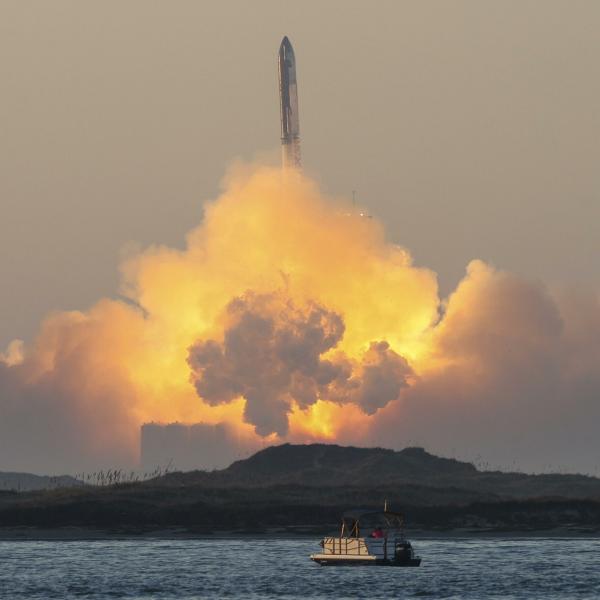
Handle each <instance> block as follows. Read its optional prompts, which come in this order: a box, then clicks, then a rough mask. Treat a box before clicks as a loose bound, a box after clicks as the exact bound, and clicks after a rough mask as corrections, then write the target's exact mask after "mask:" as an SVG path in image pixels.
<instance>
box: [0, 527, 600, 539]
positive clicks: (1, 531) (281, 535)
mask: <svg viewBox="0 0 600 600" xmlns="http://www.w3.org/2000/svg"><path fill="white" fill-rule="evenodd" d="M323 535H329V532H327V531H321V532H316V531H315V532H314V533H313V532H308V531H298V532H294V531H263V532H258V531H256V532H252V531H214V532H208V531H205V532H200V531H199V532H193V531H188V530H184V529H157V530H149V531H124V530H110V529H93V528H87V527H57V528H49V529H46V528H38V527H1V528H0V542H18V541H23V542H30V541H56V542H61V541H64V542H69V541H77V542H84V541H136V540H144V541H147V540H243V539H248V540H249V539H263V540H268V539H274V540H275V539H315V540H318V539H320V538H321V537H323ZM406 536H407V537H408V538H409V539H411V540H427V539H461V538H462V539H476V538H492V539H493V538H496V539H511V538H563V539H566V538H571V539H577V538H582V539H583V538H600V530H598V529H589V530H588V529H584V528H577V529H576V528H573V529H569V528H564V527H563V528H556V529H545V530H531V531H526V530H499V529H482V530H477V529H451V530H421V529H414V530H410V529H408V530H406Z"/></svg>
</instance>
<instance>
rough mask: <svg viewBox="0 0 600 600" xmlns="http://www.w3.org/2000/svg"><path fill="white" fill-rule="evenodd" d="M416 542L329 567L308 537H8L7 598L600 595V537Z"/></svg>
mask: <svg viewBox="0 0 600 600" xmlns="http://www.w3.org/2000/svg"><path fill="white" fill-rule="evenodd" d="M413 545H414V546H415V548H416V550H417V552H418V554H420V555H421V556H422V558H423V564H422V566H421V567H419V568H392V567H319V566H318V565H315V564H313V563H312V562H311V561H309V560H308V554H310V553H311V552H314V551H316V550H318V546H317V544H316V543H315V541H313V540H306V539H286V540H277V539H258V540H256V539H246V538H244V539H227V540H223V539H221V540H219V539H216V540H175V541H173V540H136V541H114V540H111V541H69V542H53V541H43V542H35V541H27V542H23V541H20V542H6V541H5V542H2V541H0V598H2V599H4V598H9V599H11V600H12V599H19V598H43V599H46V598H137V599H141V598H144V599H146V598H188V599H191V598H246V599H258V598H303V599H309V598H373V599H375V598H385V599H386V600H389V599H391V598H457V599H463V598H473V599H481V598H502V599H506V598H527V599H531V598H544V599H547V600H548V599H556V598H561V599H563V598H564V599H567V598H568V599H571V598H600V539H549V538H541V539H540V538H535V539H534V538H531V539H523V538H520V539H508V538H507V539H453V540H450V539H427V540H414V543H413Z"/></svg>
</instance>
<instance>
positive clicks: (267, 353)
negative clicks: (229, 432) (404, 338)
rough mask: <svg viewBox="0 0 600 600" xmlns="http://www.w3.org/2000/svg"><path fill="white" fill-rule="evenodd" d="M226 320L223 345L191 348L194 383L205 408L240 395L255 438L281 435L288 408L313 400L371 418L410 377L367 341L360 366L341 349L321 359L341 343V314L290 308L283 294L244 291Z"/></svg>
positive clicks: (400, 363) (381, 345)
mask: <svg viewBox="0 0 600 600" xmlns="http://www.w3.org/2000/svg"><path fill="white" fill-rule="evenodd" d="M224 321H225V323H224V335H223V341H222V342H217V341H215V340H206V341H200V342H198V343H197V344H195V345H194V346H192V347H191V348H190V354H189V358H188V362H189V364H190V367H191V368H192V372H193V381H194V385H195V387H196V390H197V392H198V395H199V396H200V397H201V398H202V399H203V400H204V401H206V402H207V403H208V404H211V405H214V404H219V403H228V402H231V401H232V400H234V399H236V398H238V397H242V398H244V399H245V400H246V406H245V411H244V416H245V418H246V420H247V421H248V422H249V423H252V424H253V425H255V427H256V431H257V433H259V434H260V435H268V434H270V433H277V434H279V435H285V434H286V433H287V432H288V419H287V416H288V413H289V412H290V411H291V409H292V406H293V405H294V404H295V405H296V406H298V407H299V408H300V409H306V408H308V407H310V406H311V405H313V404H315V403H316V402H317V401H318V400H319V399H321V400H330V401H334V402H337V403H339V404H344V403H349V402H352V403H355V404H357V405H358V406H359V407H360V408H361V409H362V410H363V411H364V412H365V413H367V414H373V413H375V412H376V411H377V409H378V408H381V407H383V406H385V405H386V404H388V403H389V402H391V401H393V400H396V399H397V398H398V397H399V395H400V390H401V389H402V388H403V387H405V386H406V385H407V383H406V380H407V376H408V375H410V373H411V369H410V367H409V366H408V363H407V362H406V360H405V359H403V358H402V357H401V356H399V355H398V354H396V353H395V352H394V351H393V350H391V349H390V347H389V345H388V344H387V342H373V343H371V345H370V347H369V349H368V350H367V351H366V352H365V353H364V355H363V358H362V360H361V361H360V362H359V361H355V360H352V359H351V358H349V357H348V356H347V355H346V354H345V353H344V352H341V351H340V352H337V353H335V354H333V355H332V356H331V358H329V359H327V358H324V357H323V355H324V354H326V353H329V352H330V351H331V350H333V349H335V348H336V346H337V345H338V344H339V342H340V341H341V340H342V337H343V334H344V322H343V320H342V317H341V316H340V315H339V314H337V313H335V312H333V311H330V310H327V309H326V308H324V307H323V306H320V305H318V304H316V303H314V302H308V303H307V304H306V306H304V307H299V306H296V305H295V304H294V302H293V300H291V299H290V298H289V297H287V295H286V294H285V293H281V292H279V293H273V294H263V295H256V294H253V293H251V292H249V293H247V294H245V295H244V296H242V297H240V298H236V299H235V300H233V301H232V302H231V303H230V304H229V305H228V307H227V310H226V315H225V319H224Z"/></svg>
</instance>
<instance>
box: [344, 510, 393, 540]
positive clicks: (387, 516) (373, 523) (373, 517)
mask: <svg viewBox="0 0 600 600" xmlns="http://www.w3.org/2000/svg"><path fill="white" fill-rule="evenodd" d="M403 525H404V515H403V514H401V513H397V512H393V511H391V510H376V511H374V510H372V509H371V510H368V509H354V510H349V511H346V512H345V513H344V515H343V516H342V536H350V537H359V535H360V530H361V529H362V530H365V529H375V528H383V529H401V528H402V526H403Z"/></svg>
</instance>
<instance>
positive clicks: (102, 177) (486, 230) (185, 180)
mask: <svg viewBox="0 0 600 600" xmlns="http://www.w3.org/2000/svg"><path fill="white" fill-rule="evenodd" d="M599 25H600V6H599V5H598V3H596V2H593V1H583V0H577V1H575V2H556V1H553V0H545V1H543V2H542V1H527V0H525V1H505V2H486V1H484V2H481V1H479V0H473V1H465V0H457V1H455V2H452V3H449V2H427V1H426V2H421V1H419V2H417V1H414V2H402V1H396V0H394V1H391V2H387V1H384V0H379V1H378V2H374V3H373V2H356V1H350V0H344V1H333V0H330V1H328V2H314V1H310V0H309V1H303V2H294V3H293V2H289V1H281V0H279V1H273V2H271V1H257V2H251V3H250V2H231V1H229V2H227V1H224V2H212V3H207V2H202V3H200V2H192V1H185V0H179V1H177V2H174V3H166V2H156V1H148V0H144V1H126V2H116V1H106V2H102V3H82V2H77V1H64V0H56V1H54V2H52V3H49V2H42V1H32V2H26V3H24V2H20V1H11V0H4V1H3V2H2V3H1V4H0V74H1V77H2V81H3V86H2V87H3V91H2V97H1V99H0V122H1V124H2V135H1V142H0V199H1V202H2V219H0V282H1V285H2V294H0V314H1V315H2V318H1V319H0V347H2V348H4V347H6V345H7V344H8V343H9V342H10V341H11V340H12V339H13V338H21V339H25V340H26V341H28V340H30V339H31V338H32V337H33V335H34V333H35V331H36V329H37V327H38V324H39V322H40V320H41V319H42V318H43V316H44V315H45V314H46V313H47V312H48V311H51V310H58V309H75V308H86V307H88V306H89V305H90V304H91V303H93V302H94V301H95V300H96V299H97V298H98V297H99V296H103V295H115V294H117V293H118V281H119V272H118V269H117V267H116V265H117V264H118V262H119V259H120V257H121V256H122V255H123V254H124V253H125V254H127V253H128V252H129V251H130V250H131V248H132V247H134V248H135V247H137V246H142V247H144V246H146V245H148V244H155V243H165V244H169V245H172V246H179V247H181V246H182V245H183V239H184V234H185V232H186V231H187V230H188V229H189V228H190V226H191V225H193V224H195V223H197V221H198V219H199V218H200V217H201V215H202V210H203V204H204V203H205V202H206V201H207V200H209V199H212V198H214V197H215V196H216V195H217V193H218V191H219V188H220V182H221V179H222V177H223V175H224V174H225V172H226V170H227V168H228V167H229V166H230V165H231V163H232V162H233V161H237V160H242V161H252V160H257V159H258V160H268V161H271V162H274V163H275V162H276V161H277V160H278V159H279V148H278V140H279V115H278V96H277V72H276V59H277V50H278V46H279V42H280V40H281V38H282V36H283V35H288V36H289V37H290V39H291V41H292V43H293V44H294V48H295V52H296V57H297V70H298V81H299V96H300V120H301V134H302V145H303V160H304V165H305V168H306V170H307V172H308V173H309V174H311V175H312V176H314V177H315V178H317V179H318V180H319V181H320V183H321V185H322V186H323V188H324V189H325V190H327V191H328V192H331V193H334V194H339V195H345V196H348V197H350V196H351V195H352V192H353V191H355V194H356V197H357V199H358V201H359V202H361V203H362V204H363V205H366V206H367V207H368V209H369V211H370V212H371V213H372V214H373V215H375V216H377V217H378V218H380V219H381V220H382V221H383V223H384V224H385V228H386V232H387V235H388V238H389V239H390V240H392V241H397V242H400V243H402V244H403V245H405V246H406V247H408V248H410V249H411V251H412V252H413V255H414V257H415V260H416V262H417V263H418V264H420V265H424V266H428V267H430V268H432V269H433V270H435V271H436V272H437V273H438V276H439V281H440V285H441V289H442V292H443V293H448V292H449V291H450V290H451V289H453V287H454V286H455V285H456V283H457V282H458V280H459V279H460V278H461V277H462V276H463V274H464V270H465V266H466V265H467V263H468V262H469V261H470V260H471V259H473V258H481V259H484V260H486V261H489V262H491V263H492V264H493V265H495V266H497V267H498V268H502V269H507V270H510V271H511V272H514V273H517V274H522V275H524V276H527V277H530V278H534V279H540V280H543V281H544V282H546V283H547V284H548V285H559V286H560V285H563V284H571V283H578V284H580V283H581V284H584V285H597V284H598V282H599V280H600V261H598V260H597V257H598V251H599V250H600V242H599V241H598V239H599V236H598V227H599V225H598V223H600V202H599V199H598V196H599V193H600V171H599V170H598V168H597V166H596V163H597V158H598V156H599V155H600V80H599V79H598V77H597V76H596V72H597V64H596V62H597V56H598V55H599V53H600V38H599V37H598V35H597V31H598V26H599Z"/></svg>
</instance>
